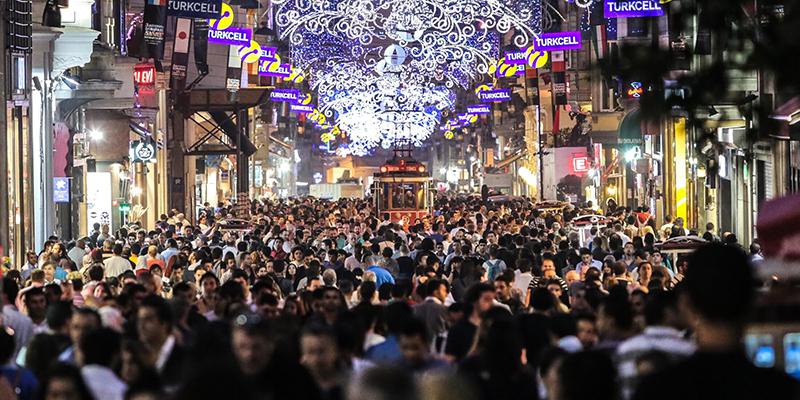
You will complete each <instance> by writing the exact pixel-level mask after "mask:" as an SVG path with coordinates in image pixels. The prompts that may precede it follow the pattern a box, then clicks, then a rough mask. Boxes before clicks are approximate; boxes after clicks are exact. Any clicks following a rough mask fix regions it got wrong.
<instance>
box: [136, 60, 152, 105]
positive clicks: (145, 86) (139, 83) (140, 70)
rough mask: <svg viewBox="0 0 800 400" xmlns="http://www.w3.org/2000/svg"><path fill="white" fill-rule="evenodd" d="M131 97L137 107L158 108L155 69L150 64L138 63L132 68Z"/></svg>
mask: <svg viewBox="0 0 800 400" xmlns="http://www.w3.org/2000/svg"><path fill="white" fill-rule="evenodd" d="M133 97H134V102H135V104H136V106H137V107H141V108H157V107H158V101H157V99H156V67H155V65H153V64H152V63H147V62H145V63H138V64H136V65H134V66H133Z"/></svg>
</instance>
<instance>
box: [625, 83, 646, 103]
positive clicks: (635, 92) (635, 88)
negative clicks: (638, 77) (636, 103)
mask: <svg viewBox="0 0 800 400" xmlns="http://www.w3.org/2000/svg"><path fill="white" fill-rule="evenodd" d="M630 86H631V87H630V88H628V97H631V98H635V99H638V98H640V97H642V93H644V88H643V87H642V82H631V84H630Z"/></svg>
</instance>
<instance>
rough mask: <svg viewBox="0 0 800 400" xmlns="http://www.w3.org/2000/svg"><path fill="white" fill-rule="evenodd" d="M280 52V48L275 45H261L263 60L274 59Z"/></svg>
mask: <svg viewBox="0 0 800 400" xmlns="http://www.w3.org/2000/svg"><path fill="white" fill-rule="evenodd" d="M277 54H278V49H276V48H275V47H264V46H261V60H262V61H273V60H275V59H276V57H275V56H276V55H277Z"/></svg>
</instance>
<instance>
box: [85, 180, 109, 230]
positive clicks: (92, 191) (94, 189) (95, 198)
mask: <svg viewBox="0 0 800 400" xmlns="http://www.w3.org/2000/svg"><path fill="white" fill-rule="evenodd" d="M95 223H97V224H100V225H101V226H102V225H108V229H109V231H110V232H113V231H114V227H113V226H111V173H110V172H89V173H87V174H86V225H87V227H88V228H89V229H87V231H89V230H90V229H91V227H92V226H93V225H94V224H95Z"/></svg>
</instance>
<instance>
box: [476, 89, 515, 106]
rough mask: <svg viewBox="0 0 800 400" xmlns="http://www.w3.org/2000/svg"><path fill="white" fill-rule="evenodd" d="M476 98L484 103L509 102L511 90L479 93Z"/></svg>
mask: <svg viewBox="0 0 800 400" xmlns="http://www.w3.org/2000/svg"><path fill="white" fill-rule="evenodd" d="M478 98H480V100H481V101H482V102H484V103H499V102H503V101H508V100H511V89H494V90H484V91H482V92H480V94H479V95H478Z"/></svg>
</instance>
